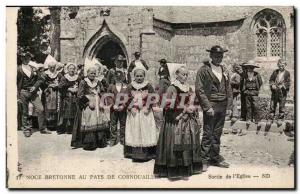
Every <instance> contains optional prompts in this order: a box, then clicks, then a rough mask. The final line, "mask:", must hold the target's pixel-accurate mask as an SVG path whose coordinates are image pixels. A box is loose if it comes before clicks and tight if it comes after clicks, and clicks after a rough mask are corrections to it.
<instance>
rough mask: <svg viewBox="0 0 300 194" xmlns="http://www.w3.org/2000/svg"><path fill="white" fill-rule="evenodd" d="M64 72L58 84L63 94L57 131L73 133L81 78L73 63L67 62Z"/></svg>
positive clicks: (59, 132)
mask: <svg viewBox="0 0 300 194" xmlns="http://www.w3.org/2000/svg"><path fill="white" fill-rule="evenodd" d="M64 72H65V75H64V76H63V77H62V78H61V79H60V82H59V85H58V90H59V92H60V95H61V107H60V111H59V122H58V129H57V133H58V134H63V133H68V134H71V133H72V130H73V127H74V119H75V116H76V112H77V109H78V105H77V91H78V86H79V83H80V81H81V80H80V77H79V76H78V74H77V66H76V65H75V64H73V63H67V65H66V66H65V68H64Z"/></svg>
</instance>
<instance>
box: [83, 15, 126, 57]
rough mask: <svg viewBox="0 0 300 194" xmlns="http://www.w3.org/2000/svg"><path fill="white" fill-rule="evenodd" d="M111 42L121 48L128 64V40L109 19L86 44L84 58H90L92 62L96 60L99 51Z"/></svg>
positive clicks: (104, 21)
mask: <svg viewBox="0 0 300 194" xmlns="http://www.w3.org/2000/svg"><path fill="white" fill-rule="evenodd" d="M110 41H112V42H114V43H117V44H118V45H119V46H120V47H121V49H122V51H123V53H124V55H125V56H124V57H125V58H126V61H127V63H128V62H129V57H128V48H127V46H126V45H128V43H127V40H126V38H125V36H124V35H123V34H122V33H121V32H119V31H118V30H116V28H115V27H114V26H113V25H112V24H111V22H110V21H109V20H108V19H104V20H103V22H102V25H101V27H100V29H99V30H98V31H97V32H96V33H95V34H94V35H93V36H92V37H91V38H90V39H89V41H88V42H87V43H86V45H85V47H84V50H83V58H84V59H85V58H88V59H90V60H91V59H93V58H95V57H96V55H97V53H98V51H99V50H100V49H101V48H102V47H103V46H104V45H105V44H106V43H108V42H110Z"/></svg>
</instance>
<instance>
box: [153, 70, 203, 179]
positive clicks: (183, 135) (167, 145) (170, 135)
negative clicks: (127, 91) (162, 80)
mask: <svg viewBox="0 0 300 194" xmlns="http://www.w3.org/2000/svg"><path fill="white" fill-rule="evenodd" d="M176 75H177V78H176V80H175V81H174V82H173V83H172V84H171V85H170V86H169V88H168V89H167V97H168V98H169V99H171V98H172V96H176V99H174V100H176V101H175V102H176V103H175V107H171V106H166V107H164V115H165V123H164V127H163V128H162V130H161V131H160V134H159V140H158V145H157V157H156V160H155V165H154V174H155V176H157V177H168V178H170V179H178V178H183V179H186V178H187V177H189V176H191V175H192V174H195V173H201V171H202V159H201V146H200V125H199V123H198V122H197V117H198V116H197V109H196V108H195V106H193V104H192V102H193V100H192V98H191V97H192V96H193V91H192V89H191V88H190V87H189V86H188V85H187V84H186V81H187V77H188V71H187V69H186V67H184V66H182V67H180V68H179V69H178V70H177V71H176ZM183 94H185V95H183ZM183 96H185V99H182V97H183ZM182 101H183V102H184V106H183V107H180V104H179V103H178V102H182Z"/></svg>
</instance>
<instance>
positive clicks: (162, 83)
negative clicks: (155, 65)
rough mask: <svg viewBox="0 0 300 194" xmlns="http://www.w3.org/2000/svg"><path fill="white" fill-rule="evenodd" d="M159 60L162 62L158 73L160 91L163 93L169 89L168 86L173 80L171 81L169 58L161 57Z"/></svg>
mask: <svg viewBox="0 0 300 194" xmlns="http://www.w3.org/2000/svg"><path fill="white" fill-rule="evenodd" d="M158 62H159V63H160V67H159V69H158V73H157V74H158V76H159V84H158V85H159V89H158V93H159V94H160V95H161V94H163V93H165V92H166V91H167V89H168V87H169V86H170V84H171V81H170V72H169V69H168V66H167V60H166V59H160V60H159V61H158Z"/></svg>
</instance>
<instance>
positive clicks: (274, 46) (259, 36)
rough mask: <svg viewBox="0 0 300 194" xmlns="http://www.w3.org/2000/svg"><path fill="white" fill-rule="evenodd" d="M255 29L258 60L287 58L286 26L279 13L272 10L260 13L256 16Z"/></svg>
mask: <svg viewBox="0 0 300 194" xmlns="http://www.w3.org/2000/svg"><path fill="white" fill-rule="evenodd" d="M253 28H254V34H255V41H256V56H257V58H258V59H261V60H273V59H274V60H276V59H278V58H279V57H281V58H285V56H284V52H285V49H284V48H285V25H284V21H283V19H282V16H281V15H280V14H279V13H277V12H275V11H273V10H270V9H266V10H263V11H261V12H259V13H258V14H256V17H255V23H254V26H253Z"/></svg>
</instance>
